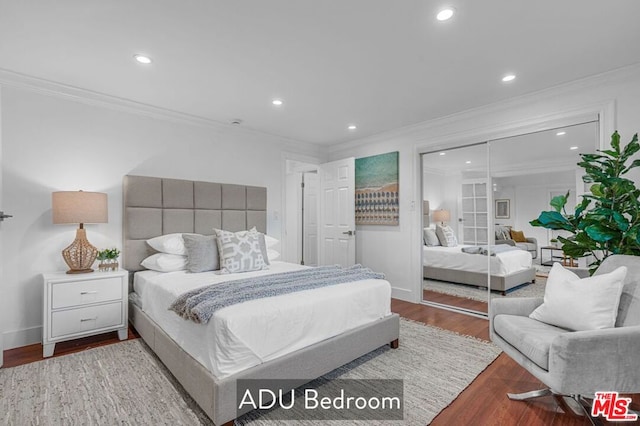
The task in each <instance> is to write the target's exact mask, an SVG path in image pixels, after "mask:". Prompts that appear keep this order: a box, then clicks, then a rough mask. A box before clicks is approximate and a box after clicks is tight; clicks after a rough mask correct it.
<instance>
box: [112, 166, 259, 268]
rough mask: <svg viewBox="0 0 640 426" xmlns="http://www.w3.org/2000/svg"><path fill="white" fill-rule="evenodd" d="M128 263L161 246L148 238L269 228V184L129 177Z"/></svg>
mask: <svg viewBox="0 0 640 426" xmlns="http://www.w3.org/2000/svg"><path fill="white" fill-rule="evenodd" d="M123 196H124V202H123V205H124V216H123V241H124V250H123V259H124V264H123V267H124V268H125V269H127V270H128V271H130V272H135V271H140V270H142V269H144V268H143V267H142V266H140V262H141V261H142V260H144V258H146V257H147V256H150V255H151V254H153V253H154V252H155V251H154V250H153V249H152V248H151V247H149V246H148V245H147V243H146V240H148V239H149V238H153V237H157V236H159V235H164V234H171V233H174V232H185V233H197V234H203V235H211V234H213V228H218V229H224V230H227V231H241V230H244V229H249V228H251V227H253V226H255V227H256V228H257V229H258V231H260V232H264V233H266V231H267V188H262V187H256V186H244V185H233V184H226V183H212V182H198V181H191V180H180V179H165V178H157V177H146V176H125V177H124V182H123Z"/></svg>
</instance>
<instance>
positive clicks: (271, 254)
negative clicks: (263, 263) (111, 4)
mask: <svg viewBox="0 0 640 426" xmlns="http://www.w3.org/2000/svg"><path fill="white" fill-rule="evenodd" d="M267 257H268V258H269V262H271V261H272V260H276V259H279V258H280V252H279V251H276V250H273V249H267Z"/></svg>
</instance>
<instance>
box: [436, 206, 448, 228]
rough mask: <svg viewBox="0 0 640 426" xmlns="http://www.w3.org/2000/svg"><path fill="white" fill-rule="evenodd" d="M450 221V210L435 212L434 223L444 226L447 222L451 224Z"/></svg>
mask: <svg viewBox="0 0 640 426" xmlns="http://www.w3.org/2000/svg"><path fill="white" fill-rule="evenodd" d="M450 219H451V214H450V213H449V210H444V209H440V210H436V211H434V212H433V221H434V222H440V225H442V226H444V225H446V222H449V220H450Z"/></svg>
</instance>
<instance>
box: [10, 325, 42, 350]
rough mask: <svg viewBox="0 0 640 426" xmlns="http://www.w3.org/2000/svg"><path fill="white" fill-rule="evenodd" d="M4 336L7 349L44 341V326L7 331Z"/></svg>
mask: <svg viewBox="0 0 640 426" xmlns="http://www.w3.org/2000/svg"><path fill="white" fill-rule="evenodd" d="M2 337H3V339H4V350H5V351H6V350H7V349H13V348H19V347H22V346H27V345H33V344H35V343H42V326H38V327H30V328H24V329H22V330H15V331H7V332H5V333H4V335H3V336H2Z"/></svg>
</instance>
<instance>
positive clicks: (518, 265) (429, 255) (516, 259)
mask: <svg viewBox="0 0 640 426" xmlns="http://www.w3.org/2000/svg"><path fill="white" fill-rule="evenodd" d="M462 247H472V246H456V247H441V246H437V247H428V246H423V253H424V256H422V262H423V265H425V266H431V267H434V268H446V269H455V270H461V271H468V272H480V273H483V274H486V273H487V271H488V269H489V268H491V275H495V276H500V277H504V276H507V275H511V274H512V273H514V272H518V271H522V270H524V269H529V268H531V265H532V263H533V259H532V258H531V253H529V252H528V251H525V250H510V251H506V252H503V253H498V254H497V255H496V256H483V255H481V254H469V253H463V252H462V250H461V249H462ZM487 258H489V261H487ZM489 265H490V266H489Z"/></svg>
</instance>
